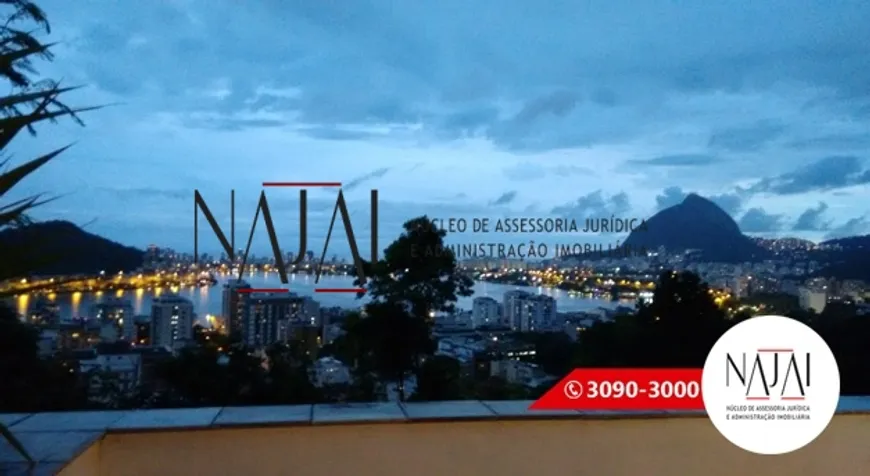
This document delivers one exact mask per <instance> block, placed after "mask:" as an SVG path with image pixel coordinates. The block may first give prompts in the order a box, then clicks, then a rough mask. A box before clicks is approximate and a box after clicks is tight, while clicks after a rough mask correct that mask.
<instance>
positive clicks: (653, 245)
mask: <svg viewBox="0 0 870 476" xmlns="http://www.w3.org/2000/svg"><path fill="white" fill-rule="evenodd" d="M623 246H625V248H627V249H628V250H629V251H633V250H638V249H641V248H645V249H647V250H655V249H658V248H660V247H662V248H664V249H666V250H668V251H684V250H697V251H698V252H699V254H700V256H699V257H700V258H701V259H704V260H705V261H715V262H726V263H733V262H744V261H755V260H758V259H763V258H765V257H766V256H768V255H769V252H768V251H767V250H765V249H764V248H763V247H762V246H760V245H759V244H758V243H756V242H755V241H754V240H752V239H751V238H749V237H748V236H746V235H744V234H743V233H742V232H741V231H740V227H739V226H737V222H735V221H734V219H733V218H731V216H730V215H728V213H726V212H725V211H724V210H722V209H721V208H719V206H718V205H716V204H715V203H713V202H711V201H710V200H707V199H706V198H703V197H701V196H699V195H696V194H694V193H692V194H689V195H688V196H687V197H686V198H685V199H684V200H683V201H682V203H679V204H677V205H674V206H672V207H669V208H665V209H664V210H662V211H660V212H658V213H656V214H655V215H653V216H652V217H650V218H649V219H648V220H647V221H646V227H645V229H635V230H634V231H632V232H631V233H630V234H629V235H628V238H627V239H626V240H625V243H623Z"/></svg>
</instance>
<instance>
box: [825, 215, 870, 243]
mask: <svg viewBox="0 0 870 476" xmlns="http://www.w3.org/2000/svg"><path fill="white" fill-rule="evenodd" d="M868 230H870V220H868V219H867V217H866V216H861V217H855V218H852V219H850V220H848V221H847V222H846V223H843V224H842V225H840V226H838V227H835V228H834V229H832V230H831V231H830V233H828V234H827V235H825V239H828V240H835V239H837V238H845V237H848V236H858V235H864V234H866V233H867V232H868Z"/></svg>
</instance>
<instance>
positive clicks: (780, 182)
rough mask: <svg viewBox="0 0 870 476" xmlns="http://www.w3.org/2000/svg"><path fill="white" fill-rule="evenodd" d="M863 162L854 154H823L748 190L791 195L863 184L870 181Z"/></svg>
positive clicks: (868, 171) (869, 175)
mask: <svg viewBox="0 0 870 476" xmlns="http://www.w3.org/2000/svg"><path fill="white" fill-rule="evenodd" d="M863 163H864V161H863V160H862V159H860V158H858V157H855V156H831V157H825V158H823V159H820V160H818V161H816V162H814V163H812V164H810V165H807V166H805V167H801V168H799V169H797V170H795V171H794V172H789V173H786V174H783V175H780V176H778V177H773V178H767V179H763V180H761V181H760V182H758V183H757V184H755V185H754V186H752V187H751V188H750V190H751V191H753V192H767V193H774V194H777V195H794V194H799V193H806V192H813V191H827V190H835V189H838V188H843V187H850V186H853V185H863V184H866V183H870V170H864V169H863Z"/></svg>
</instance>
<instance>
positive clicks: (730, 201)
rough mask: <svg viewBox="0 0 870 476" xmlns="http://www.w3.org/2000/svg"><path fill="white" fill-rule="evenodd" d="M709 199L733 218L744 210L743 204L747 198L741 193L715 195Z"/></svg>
mask: <svg viewBox="0 0 870 476" xmlns="http://www.w3.org/2000/svg"><path fill="white" fill-rule="evenodd" d="M709 198H710V201H712V202H713V203H715V204H716V205H719V208H721V209H722V210H724V211H725V213H727V214H729V215H731V216H734V215H736V214H738V213H740V210H742V209H743V203H744V202H745V197H743V196H741V194H739V193H723V194H720V195H713V196H712V197H709Z"/></svg>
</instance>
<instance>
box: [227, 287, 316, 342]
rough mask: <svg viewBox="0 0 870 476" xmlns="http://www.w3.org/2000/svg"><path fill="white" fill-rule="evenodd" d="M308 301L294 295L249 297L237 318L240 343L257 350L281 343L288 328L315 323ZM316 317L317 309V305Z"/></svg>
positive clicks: (288, 332) (261, 294)
mask: <svg viewBox="0 0 870 476" xmlns="http://www.w3.org/2000/svg"><path fill="white" fill-rule="evenodd" d="M312 303H313V304H315V305H316V304H317V302H316V301H314V300H313V299H311V298H308V297H302V296H298V295H296V294H289V293H288V294H284V293H281V294H267V293H254V294H251V295H250V297H249V299H248V300H247V302H246V307H245V309H244V312H243V313H242V318H241V340H242V342H244V343H245V345H247V346H249V347H252V348H255V349H260V348H263V347H267V346H269V345H271V344H274V343H276V342H285V341H287V340H289V339H290V337H291V335H292V328H293V327H299V326H310V325H311V321H312V320H314V319H317V318H316V317H313V316H312V315H311V312H312ZM316 312H317V315H319V313H320V312H319V305H317V311H316Z"/></svg>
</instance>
